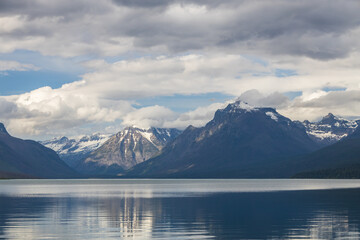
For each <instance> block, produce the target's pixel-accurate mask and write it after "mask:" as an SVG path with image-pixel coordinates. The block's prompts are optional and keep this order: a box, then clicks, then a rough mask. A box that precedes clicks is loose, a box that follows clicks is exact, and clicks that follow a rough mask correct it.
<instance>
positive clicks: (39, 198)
mask: <svg viewBox="0 0 360 240" xmlns="http://www.w3.org/2000/svg"><path fill="white" fill-rule="evenodd" d="M359 229H360V181H359V180H144V179H143V180H109V179H108V180H2V181H0V239H360V230H359Z"/></svg>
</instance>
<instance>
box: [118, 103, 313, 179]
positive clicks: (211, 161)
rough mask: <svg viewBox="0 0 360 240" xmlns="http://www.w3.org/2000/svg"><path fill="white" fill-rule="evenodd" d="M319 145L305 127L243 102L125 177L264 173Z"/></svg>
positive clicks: (220, 112) (187, 132) (192, 130)
mask: <svg viewBox="0 0 360 240" xmlns="http://www.w3.org/2000/svg"><path fill="white" fill-rule="evenodd" d="M318 147H319V146H317V144H316V143H315V142H314V141H312V140H311V139H310V137H309V136H308V135H307V134H306V132H305V129H304V127H302V126H299V125H298V124H297V123H295V122H292V121H291V120H290V119H288V118H286V117H284V116H282V115H280V114H279V113H278V112H277V111H276V110H275V109H273V108H257V107H253V106H250V105H248V104H246V103H245V102H242V101H236V102H235V103H232V104H229V105H228V106H227V107H225V108H224V109H219V110H217V111H216V112H215V115H214V118H213V119H212V120H211V121H210V122H208V123H207V124H206V125H205V126H204V127H201V128H194V127H192V126H189V127H188V128H187V129H186V130H185V131H184V132H183V133H182V134H181V135H179V136H178V137H177V138H176V139H175V140H174V141H173V142H171V143H170V144H168V145H167V146H166V147H165V148H164V149H163V151H162V152H161V154H160V155H159V156H157V157H154V158H152V159H150V160H148V161H146V162H144V163H141V164H139V165H137V166H135V167H134V168H132V169H131V170H130V171H128V173H127V174H126V175H125V176H129V177H139V176H140V177H227V178H228V177H241V178H244V177H263V176H264V174H263V173H260V172H259V173H257V172H256V167H258V166H259V165H261V164H265V163H267V162H269V161H277V160H276V159H282V158H283V157H286V156H289V155H299V154H304V153H307V152H311V151H312V150H315V149H317V148H318Z"/></svg>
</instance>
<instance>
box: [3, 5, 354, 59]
mask: <svg viewBox="0 0 360 240" xmlns="http://www.w3.org/2000/svg"><path fill="white" fill-rule="evenodd" d="M122 10H123V11H122ZM359 12H360V3H359V1H331V0H319V1H285V0H277V1H256V0H251V1H250V0H249V1H235V0H234V1H232V0H230V1H219V0H209V1H191V0H182V1H179V0H163V1H161V0H154V1H140V0H132V1H131V0H113V1H82V0H78V1H56V2H55V1H44V0H42V1H41V0H37V1H22V0H20V1H10V0H3V1H0V16H12V15H20V16H21V17H22V19H23V20H24V19H26V20H27V21H28V24H27V25H26V26H24V27H23V28H22V29H21V28H20V29H15V30H13V31H10V32H7V33H6V36H8V37H9V36H13V37H14V38H16V39H19V38H20V39H21V38H27V37H29V36H40V35H41V36H44V37H48V36H52V35H53V33H54V32H56V33H58V34H59V35H62V36H64V38H65V39H68V41H69V42H71V43H74V44H73V45H76V44H77V45H79V46H80V45H81V44H82V43H86V41H89V39H91V41H90V42H98V43H99V42H104V43H106V44H111V41H110V40H109V39H110V38H116V37H122V38H131V39H133V42H132V45H133V48H134V49H129V50H130V51H131V50H139V49H140V50H141V49H149V48H150V47H162V49H167V50H168V51H169V52H172V53H182V52H186V51H192V50H202V49H207V50H208V49H211V50H214V51H217V50H220V51H225V52H226V51H228V52H231V53H244V52H249V51H250V52H251V51H252V52H256V53H257V54H259V53H260V54H261V53H266V54H274V55H277V54H285V55H293V56H308V57H311V58H315V59H324V60H326V59H333V58H341V57H345V56H347V55H348V54H349V53H351V52H352V51H359V44H358V43H356V44H354V42H357V39H356V36H355V37H354V36H353V35H352V34H354V33H353V32H354V31H359V26H360V14H359ZM43 17H60V18H59V19H57V20H56V21H55V23H52V22H49V27H48V28H46V27H43V26H38V25H36V20H37V19H40V18H43ZM84 19H86V22H85V21H84ZM89 19H94V21H93V22H91V21H90V20H89ZM52 24H53V25H52ZM56 24H58V25H59V24H62V25H64V26H63V27H62V31H64V33H62V32H58V29H59V28H58V25H56ZM67 25H68V27H66V26H67ZM72 38H74V39H72ZM8 40H9V39H8ZM55 40H56V39H54V40H49V41H55ZM65 44H66V43H65ZM116 44H117V43H116V42H114V46H115V45H116ZM52 45H56V43H55V44H52ZM100 46H101V45H99V48H100ZM107 47H108V45H107ZM19 48H21V46H19ZM54 51H55V52H56V49H54ZM101 51H102V50H101V49H99V50H98V52H101Z"/></svg>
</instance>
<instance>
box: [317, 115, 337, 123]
mask: <svg viewBox="0 0 360 240" xmlns="http://www.w3.org/2000/svg"><path fill="white" fill-rule="evenodd" d="M337 120H339V118H337V117H336V116H335V115H334V114H332V113H328V115H326V116H325V117H323V118H322V119H321V121H320V122H319V123H320V124H330V125H332V124H334V123H335V122H336V121H337Z"/></svg>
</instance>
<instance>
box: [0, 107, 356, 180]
mask: <svg viewBox="0 0 360 240" xmlns="http://www.w3.org/2000/svg"><path fill="white" fill-rule="evenodd" d="M358 125H359V121H350V120H346V119H343V118H340V117H336V116H334V115H333V114H331V113H329V114H328V115H327V116H325V117H323V118H322V119H321V120H320V121H318V122H309V121H304V122H299V121H291V120H290V119H288V118H286V117H284V116H282V115H281V114H279V113H278V112H277V111H276V110H275V109H273V108H266V107H253V106H250V105H248V104H247V103H245V102H242V101H236V102H234V103H231V104H229V105H228V106H227V107H226V108H224V109H219V110H217V111H216V113H215V115H214V118H213V119H212V120H211V121H210V122H208V123H207V124H206V125H205V126H204V127H199V128H196V127H193V126H189V127H188V128H187V129H185V131H183V132H181V131H180V130H178V129H165V128H149V129H141V128H138V127H127V128H125V129H123V130H122V131H120V132H119V133H117V134H115V135H112V136H111V135H105V134H93V135H90V136H82V137H78V138H67V137H60V138H55V139H52V140H48V141H42V142H41V143H42V144H43V145H44V146H42V145H41V144H39V143H37V142H34V141H31V140H22V139H18V138H14V137H12V136H10V135H9V134H8V132H7V131H6V129H5V127H4V125H3V124H0V178H1V177H3V178H4V177H6V178H11V177H17V178H23V177H26V178H29V177H40V178H62V177H78V176H79V175H78V173H80V174H82V175H81V176H82V177H89V176H97V177H102V176H103V177H116V176H122V177H161V178H164V177H170V178H173V177H175V178H180V177H181V178H182V177H184V178H205V177H206V178H207V177H210V178H279V177H280V178H282V177H291V176H295V177H317V176H325V177H326V176H328V177H334V175H336V176H340V175H341V176H342V177H344V176H345V177H346V176H348V177H349V176H350V177H354V176H358V177H360V160H359V158H358V156H359V154H360V152H358V151H359V150H357V149H360V127H359V126H358ZM47 147H49V148H52V149H53V150H55V151H56V152H57V153H58V154H59V156H60V158H61V159H62V160H63V161H62V160H61V159H60V158H59V157H58V156H57V154H56V153H55V152H54V151H52V150H50V149H49V148H47ZM65 163H66V164H65ZM69 166H70V167H71V168H70V167H69ZM356 169H357V170H356Z"/></svg>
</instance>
